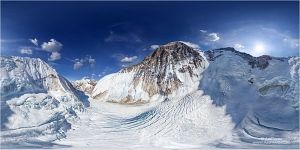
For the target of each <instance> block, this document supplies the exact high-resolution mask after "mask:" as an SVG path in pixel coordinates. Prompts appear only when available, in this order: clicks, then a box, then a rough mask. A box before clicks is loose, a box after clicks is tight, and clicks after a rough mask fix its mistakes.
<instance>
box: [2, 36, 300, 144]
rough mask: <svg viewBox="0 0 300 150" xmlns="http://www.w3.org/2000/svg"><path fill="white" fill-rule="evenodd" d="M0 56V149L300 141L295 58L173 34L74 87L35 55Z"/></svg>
mask: <svg viewBox="0 0 300 150" xmlns="http://www.w3.org/2000/svg"><path fill="white" fill-rule="evenodd" d="M161 57H163V58H161ZM0 60H1V70H0V72H1V79H0V83H1V148H12V149H14V148H38V149H41V148H60V149H233V148H234V149H241V148H247V149H265V148H267V149H299V140H300V139H299V75H300V71H299V64H300V58H299V57H290V58H275V57H271V56H261V57H252V56H251V55H248V54H246V53H241V52H238V51H236V50H234V49H233V48H222V49H216V50H212V51H207V52H201V51H199V50H197V49H194V48H192V47H190V44H187V43H185V42H171V43H169V44H166V45H163V46H161V47H160V48H158V49H157V50H156V52H154V53H153V54H151V55H150V56H149V57H147V58H146V59H145V60H144V61H145V62H147V63H145V62H142V63H141V64H140V65H136V66H134V67H132V68H127V69H124V70H121V71H120V72H117V73H114V74H110V75H107V76H105V77H103V78H102V79H100V80H99V81H98V83H97V85H96V86H95V84H94V83H92V82H90V80H87V79H84V80H79V81H77V82H76V83H73V85H74V86H75V87H76V88H77V89H76V88H74V87H73V85H72V84H71V83H70V82H69V81H68V80H67V79H65V78H63V77H62V76H60V75H59V74H58V73H57V72H56V71H55V70H54V69H53V68H51V67H50V66H49V65H48V64H46V63H45V62H43V61H42V60H40V59H34V58H22V57H1V59H0ZM158 64H159V67H158V66H152V65H158ZM78 89H79V90H78ZM80 90H82V91H80ZM84 92H85V94H84ZM87 95H89V97H88V96H87Z"/></svg>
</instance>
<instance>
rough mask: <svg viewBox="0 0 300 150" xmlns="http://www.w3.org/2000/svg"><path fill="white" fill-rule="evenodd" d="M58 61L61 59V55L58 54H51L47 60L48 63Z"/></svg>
mask: <svg viewBox="0 0 300 150" xmlns="http://www.w3.org/2000/svg"><path fill="white" fill-rule="evenodd" d="M59 59H61V54H60V53H59V52H52V53H51V55H50V58H48V60H49V61H55V60H59Z"/></svg>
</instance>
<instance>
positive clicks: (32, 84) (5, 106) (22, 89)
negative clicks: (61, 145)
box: [0, 57, 88, 148]
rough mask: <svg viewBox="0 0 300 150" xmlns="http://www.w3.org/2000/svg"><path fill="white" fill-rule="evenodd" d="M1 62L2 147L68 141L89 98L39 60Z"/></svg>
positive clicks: (18, 59) (26, 59)
mask: <svg viewBox="0 0 300 150" xmlns="http://www.w3.org/2000/svg"><path fill="white" fill-rule="evenodd" d="M0 61H1V73H3V74H4V76H3V77H1V80H0V82H1V145H4V147H6V148H8V147H10V146H11V145H16V146H18V145H19V146H20V147H23V146H26V145H27V146H28V148H30V147H39V146H41V145H39V144H44V143H45V142H52V141H54V140H57V139H60V138H63V137H65V133H66V132H67V130H69V129H70V128H71V123H70V122H72V121H74V120H76V119H77V114H79V113H81V112H82V111H84V110H85V108H86V107H87V106H88V101H87V96H84V94H83V93H82V92H80V91H77V90H75V88H73V86H72V85H71V83H70V82H69V81H67V80H66V79H64V78H63V77H61V76H60V75H59V74H58V73H57V72H56V71H55V70H54V69H53V68H51V67H50V66H49V65H48V64H46V63H45V62H43V61H42V60H40V59H35V58H26V57H24V58H22V57H1V58H0ZM40 139H44V140H42V141H41V140H40ZM33 143H35V144H33Z"/></svg>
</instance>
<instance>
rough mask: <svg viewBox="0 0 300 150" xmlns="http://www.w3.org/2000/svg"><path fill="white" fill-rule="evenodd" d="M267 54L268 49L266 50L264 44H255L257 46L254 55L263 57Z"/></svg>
mask: <svg viewBox="0 0 300 150" xmlns="http://www.w3.org/2000/svg"><path fill="white" fill-rule="evenodd" d="M265 52H266V49H265V46H264V44H262V43H257V44H255V46H254V54H255V55H256V56H260V55H263V54H265Z"/></svg>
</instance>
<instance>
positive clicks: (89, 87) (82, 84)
mask: <svg viewBox="0 0 300 150" xmlns="http://www.w3.org/2000/svg"><path fill="white" fill-rule="evenodd" d="M72 84H73V86H74V88H76V89H77V90H79V91H82V92H84V93H85V94H86V95H91V94H92V92H93V90H94V88H95V86H96V84H97V81H96V80H95V79H91V78H89V77H84V78H82V79H81V80H76V81H74V82H72Z"/></svg>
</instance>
